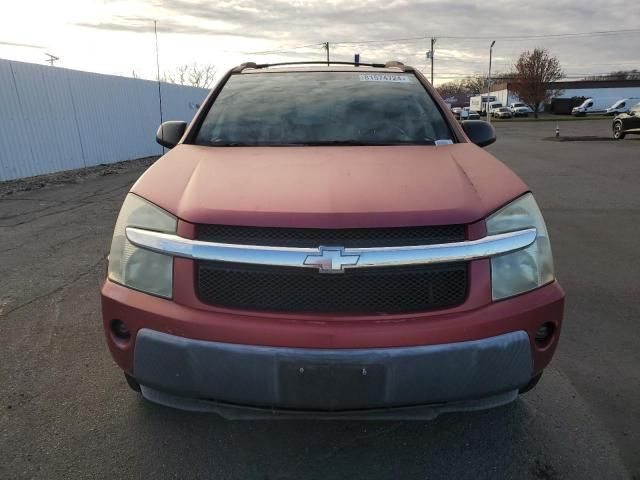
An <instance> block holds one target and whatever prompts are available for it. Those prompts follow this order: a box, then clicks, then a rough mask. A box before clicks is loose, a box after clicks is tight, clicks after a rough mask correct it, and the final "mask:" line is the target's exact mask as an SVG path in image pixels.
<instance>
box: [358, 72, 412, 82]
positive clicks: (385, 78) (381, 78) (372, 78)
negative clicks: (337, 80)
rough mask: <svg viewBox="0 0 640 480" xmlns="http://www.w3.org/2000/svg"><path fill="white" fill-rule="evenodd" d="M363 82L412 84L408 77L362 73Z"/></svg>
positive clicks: (361, 79)
mask: <svg viewBox="0 0 640 480" xmlns="http://www.w3.org/2000/svg"><path fill="white" fill-rule="evenodd" d="M360 81H361V82H392V83H411V79H410V78H409V76H408V75H391V74H388V73H361V74H360Z"/></svg>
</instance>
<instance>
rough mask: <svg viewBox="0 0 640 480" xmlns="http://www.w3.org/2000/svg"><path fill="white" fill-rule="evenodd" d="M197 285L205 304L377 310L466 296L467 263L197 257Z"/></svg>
mask: <svg viewBox="0 0 640 480" xmlns="http://www.w3.org/2000/svg"><path fill="white" fill-rule="evenodd" d="M196 276H197V278H196V285H197V295H198V297H199V299H200V300H201V301H202V302H203V303H206V304H210V305H214V306H220V307H226V308H237V309H243V310H258V311H268V312H283V313H284V312H287V313H334V314H375V313H409V312H424V311H429V310H434V309H438V308H445V307H452V306H456V305H459V304H461V303H463V302H464V300H465V298H466V295H467V283H468V282H467V277H468V272H467V264H466V263H456V264H446V265H436V266H419V267H407V268H397V267H392V268H387V267H385V268H370V269H359V270H347V271H346V272H345V273H342V274H326V273H319V272H317V271H315V270H310V269H309V270H307V269H297V268H281V267H263V266H249V265H243V264H230V263H225V262H198V263H197V268H196Z"/></svg>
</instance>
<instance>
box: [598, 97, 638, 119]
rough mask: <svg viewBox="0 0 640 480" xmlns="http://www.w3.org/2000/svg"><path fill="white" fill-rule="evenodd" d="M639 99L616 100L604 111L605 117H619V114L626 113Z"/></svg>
mask: <svg viewBox="0 0 640 480" xmlns="http://www.w3.org/2000/svg"><path fill="white" fill-rule="evenodd" d="M638 101H640V98H623V99H622V100H618V101H617V102H615V103H614V104H613V105H611V106H610V107H609V108H607V109H606V110H605V113H606V114H607V115H619V114H621V113H627V112H629V110H630V109H631V107H632V106H633V105H635V104H636V103H637V102H638Z"/></svg>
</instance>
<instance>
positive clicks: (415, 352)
mask: <svg viewBox="0 0 640 480" xmlns="http://www.w3.org/2000/svg"><path fill="white" fill-rule="evenodd" d="M133 375H134V376H135V378H136V379H137V380H138V381H139V382H140V383H141V385H142V391H143V394H144V395H145V396H146V397H147V398H149V399H150V400H152V401H156V402H158V403H163V404H166V405H171V406H174V407H179V408H187V409H194V410H203V409H206V408H205V405H208V406H210V407H211V406H215V407H216V408H211V409H213V410H216V411H218V412H219V413H221V410H222V411H223V412H222V413H224V409H225V408H226V411H227V412H228V409H229V408H230V407H232V406H237V405H242V406H248V407H253V408H254V409H268V410H274V409H275V410H281V411H285V412H298V413H300V412H317V413H327V412H332V413H334V414H335V415H338V416H340V415H345V414H347V413H353V412H362V411H363V410H369V411H371V413H373V414H375V413H376V412H378V413H379V410H380V409H388V408H394V407H395V408H399V409H400V410H404V411H407V409H409V412H410V416H415V414H416V412H415V411H413V410H414V409H415V406H419V405H431V406H432V408H431V409H430V410H429V412H430V413H429V414H428V415H427V416H434V414H437V413H440V412H441V411H447V410H449V411H450V410H464V409H470V408H474V406H478V405H479V406H482V407H484V408H486V407H487V406H493V405H497V404H501V403H507V402H508V401H510V400H513V398H515V396H516V394H517V390H518V389H519V388H521V387H523V386H525V385H526V384H527V383H528V382H529V380H530V379H531V377H532V375H533V360H532V354H531V349H530V342H529V336H528V335H527V333H526V332H524V331H514V332H509V333H506V334H502V335H498V336H494V337H489V338H484V339H481V340H473V341H466V342H457V343H449V344H438V345H427V346H413V347H400V348H366V349H306V348H283V347H264V346H255V345H239V344H229V343H220V342H210V341H203V340H193V339H188V338H183V337H178V336H174V335H169V334H166V333H161V332H158V331H155V330H150V329H142V330H140V331H139V332H138V334H137V339H136V344H135V354H134V365H133ZM187 399H191V400H192V401H188V400H187ZM222 407H224V408H222Z"/></svg>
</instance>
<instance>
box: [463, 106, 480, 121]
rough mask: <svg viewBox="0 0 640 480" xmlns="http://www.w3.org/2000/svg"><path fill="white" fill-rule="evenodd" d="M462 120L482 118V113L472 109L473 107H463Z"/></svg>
mask: <svg viewBox="0 0 640 480" xmlns="http://www.w3.org/2000/svg"><path fill="white" fill-rule="evenodd" d="M460 119H461V120H480V114H479V113H478V112H476V111H474V110H471V107H463V108H462V111H461V112H460Z"/></svg>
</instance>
